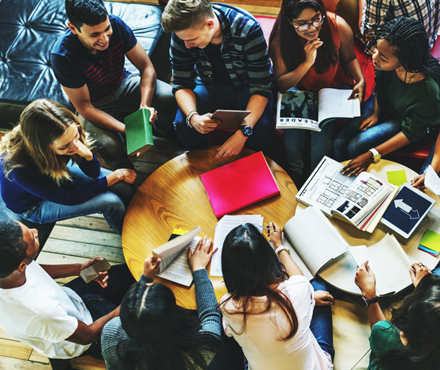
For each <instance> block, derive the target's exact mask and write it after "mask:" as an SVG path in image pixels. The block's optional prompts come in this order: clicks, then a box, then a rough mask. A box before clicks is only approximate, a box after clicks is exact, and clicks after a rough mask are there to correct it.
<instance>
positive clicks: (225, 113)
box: [211, 109, 251, 129]
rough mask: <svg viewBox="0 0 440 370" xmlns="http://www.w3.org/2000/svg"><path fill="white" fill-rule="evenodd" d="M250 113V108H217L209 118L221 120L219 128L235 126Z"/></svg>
mask: <svg viewBox="0 0 440 370" xmlns="http://www.w3.org/2000/svg"><path fill="white" fill-rule="evenodd" d="M250 113H251V111H250V110H231V109H217V110H216V111H215V112H214V114H213V115H212V117H211V119H217V120H219V121H221V123H220V127H221V128H225V129H227V128H237V126H238V125H239V124H240V123H241V121H243V119H244V118H245V117H247V116H248V115H249V114H250Z"/></svg>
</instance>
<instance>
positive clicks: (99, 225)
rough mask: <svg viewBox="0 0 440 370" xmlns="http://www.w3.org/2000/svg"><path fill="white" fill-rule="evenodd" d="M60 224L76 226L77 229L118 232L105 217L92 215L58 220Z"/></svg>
mask: <svg viewBox="0 0 440 370" xmlns="http://www.w3.org/2000/svg"><path fill="white" fill-rule="evenodd" d="M57 225H58V226H66V227H74V228H77V229H87V230H96V231H103V232H106V233H111V234H116V231H114V230H113V229H112V228H111V227H110V226H109V224H108V223H107V221H106V220H105V218H104V217H99V218H98V217H91V216H82V217H75V218H70V219H68V220H64V221H58V222H57Z"/></svg>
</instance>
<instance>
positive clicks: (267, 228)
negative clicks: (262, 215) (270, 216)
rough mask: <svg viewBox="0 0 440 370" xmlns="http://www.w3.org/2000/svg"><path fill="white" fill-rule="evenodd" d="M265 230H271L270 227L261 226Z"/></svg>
mask: <svg viewBox="0 0 440 370" xmlns="http://www.w3.org/2000/svg"><path fill="white" fill-rule="evenodd" d="M261 227H262V228H263V229H266V230H270V229H269V226H261Z"/></svg>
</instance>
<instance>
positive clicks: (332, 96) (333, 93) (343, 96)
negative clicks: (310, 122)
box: [318, 89, 360, 122]
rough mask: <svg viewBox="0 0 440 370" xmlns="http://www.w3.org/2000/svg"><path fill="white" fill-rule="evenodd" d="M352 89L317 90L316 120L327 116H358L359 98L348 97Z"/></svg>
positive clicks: (319, 120) (321, 119)
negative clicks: (317, 106)
mask: <svg viewBox="0 0 440 370" xmlns="http://www.w3.org/2000/svg"><path fill="white" fill-rule="evenodd" d="M351 93H352V90H339V89H322V90H320V91H319V111H318V122H322V121H323V120H325V119H327V118H334V117H338V118H344V117H345V118H352V117H356V116H360V102H359V99H350V100H348V98H349V96H350V95H351Z"/></svg>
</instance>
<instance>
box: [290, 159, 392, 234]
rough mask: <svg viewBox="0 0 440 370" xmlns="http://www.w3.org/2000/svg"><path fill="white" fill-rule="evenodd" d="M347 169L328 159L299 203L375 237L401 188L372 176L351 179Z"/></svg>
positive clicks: (298, 197)
mask: <svg viewBox="0 0 440 370" xmlns="http://www.w3.org/2000/svg"><path fill="white" fill-rule="evenodd" d="M343 167H344V165H343V164H342V163H339V162H337V161H335V160H334V159H331V158H329V157H326V156H325V157H324V158H323V159H322V160H321V162H320V163H319V164H318V166H316V168H315V169H314V171H313V173H312V174H311V175H310V176H309V178H308V179H307V181H306V182H305V183H304V185H303V186H302V187H301V189H300V190H299V191H298V193H297V195H296V200H298V201H299V202H301V203H303V204H305V205H307V206H315V207H317V208H319V209H320V210H321V211H322V212H324V213H325V214H326V215H327V216H329V217H337V218H340V219H342V220H344V221H346V222H348V223H350V224H352V225H354V226H356V227H357V228H358V229H359V230H362V231H367V232H369V233H371V232H373V230H374V228H375V227H376V226H377V224H378V223H379V221H380V218H381V217H382V215H383V213H384V212H385V210H386V208H387V207H388V205H389V204H390V202H391V201H392V199H393V197H394V195H395V194H396V192H397V190H398V188H397V187H396V186H394V185H391V184H388V183H386V182H385V181H382V180H380V179H379V178H377V177H376V176H374V175H372V174H370V173H368V172H362V173H361V174H359V175H358V176H352V177H348V176H346V175H343V174H342V172H341V170H342V168H343Z"/></svg>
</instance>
